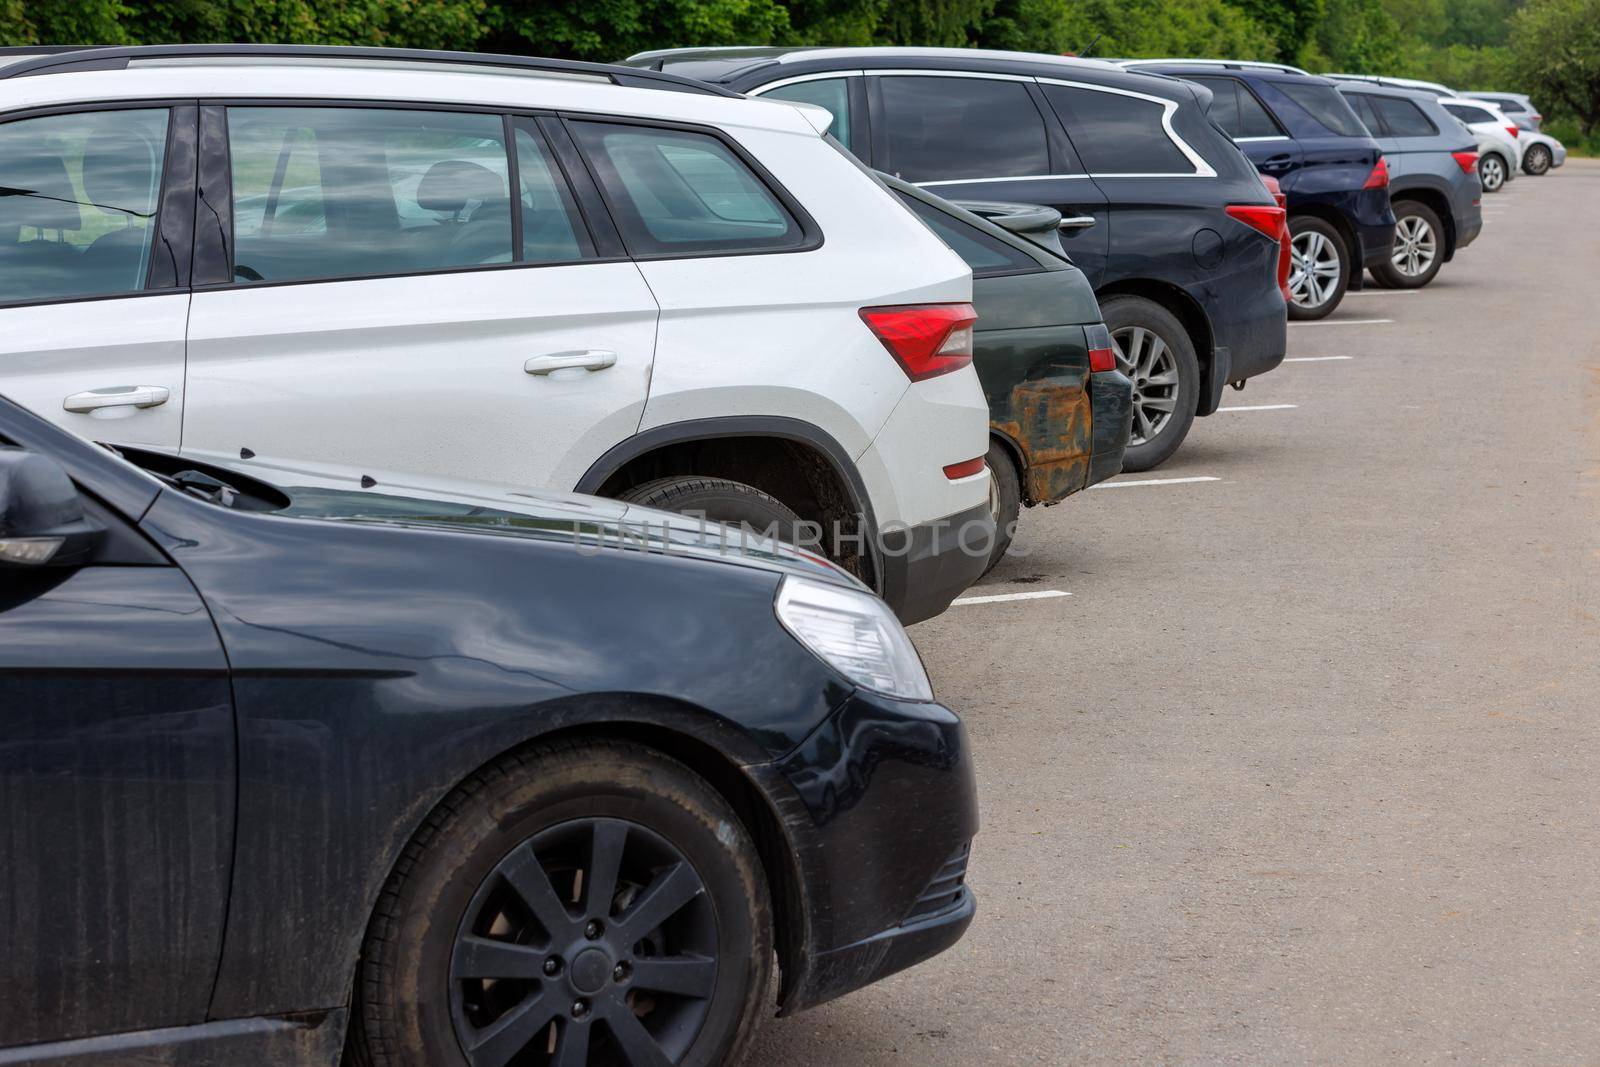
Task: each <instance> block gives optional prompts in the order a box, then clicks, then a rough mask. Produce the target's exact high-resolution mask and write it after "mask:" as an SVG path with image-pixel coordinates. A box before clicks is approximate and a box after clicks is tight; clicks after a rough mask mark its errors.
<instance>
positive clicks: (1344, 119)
mask: <svg viewBox="0 0 1600 1067" xmlns="http://www.w3.org/2000/svg"><path fill="white" fill-rule="evenodd" d="M1272 86H1273V88H1275V89H1277V90H1278V91H1279V92H1281V93H1283V94H1284V95H1285V96H1287V97H1288V98H1289V99H1290V100H1293V101H1294V102H1295V103H1297V104H1299V105H1300V106H1301V107H1302V108H1303V109H1304V110H1305V112H1306V114H1308V115H1310V116H1311V117H1312V118H1313V119H1316V120H1317V123H1318V124H1319V125H1321V126H1322V128H1323V129H1325V130H1327V131H1328V132H1329V133H1336V134H1339V135H1340V136H1341V137H1370V136H1371V134H1370V133H1368V132H1367V128H1366V127H1365V126H1363V125H1362V124H1361V120H1360V119H1358V118H1356V113H1355V112H1354V111H1352V110H1351V109H1350V105H1349V104H1348V103H1346V102H1345V98H1344V95H1343V94H1342V93H1340V92H1339V90H1337V89H1335V88H1334V87H1333V86H1331V85H1325V84H1322V83H1319V82H1314V81H1311V80H1310V79H1309V78H1308V79H1304V80H1301V79H1294V80H1288V81H1274V82H1273V83H1272Z"/></svg>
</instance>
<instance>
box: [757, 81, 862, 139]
mask: <svg viewBox="0 0 1600 1067" xmlns="http://www.w3.org/2000/svg"><path fill="white" fill-rule="evenodd" d="M761 95H762V96H768V97H772V98H773V99H774V100H794V101H797V102H799V103H802V104H816V105H817V106H818V107H825V108H827V109H828V114H830V115H832V116H833V125H832V126H829V127H828V132H829V133H831V134H833V135H834V137H836V138H838V140H839V143H840V144H846V145H847V144H849V143H850V84H849V83H848V82H846V81H845V80H844V79H843V78H824V79H820V80H818V81H809V82H795V83H794V84H793V85H780V86H778V88H776V89H773V90H771V91H769V92H765V93H762V94H761Z"/></svg>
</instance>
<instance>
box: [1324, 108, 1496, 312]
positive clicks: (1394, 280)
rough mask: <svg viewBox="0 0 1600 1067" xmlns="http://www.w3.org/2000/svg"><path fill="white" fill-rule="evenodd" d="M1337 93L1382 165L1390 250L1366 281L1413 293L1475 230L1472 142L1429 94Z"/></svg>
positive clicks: (1478, 225) (1478, 213) (1478, 219)
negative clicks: (1391, 227)
mask: <svg viewBox="0 0 1600 1067" xmlns="http://www.w3.org/2000/svg"><path fill="white" fill-rule="evenodd" d="M1339 91H1340V92H1341V93H1343V94H1344V96H1345V99H1346V100H1348V101H1349V102H1350V107H1351V108H1352V109H1353V110H1354V111H1355V113H1356V114H1357V115H1358V116H1360V118H1361V121H1362V122H1363V123H1365V124H1366V127H1367V129H1368V130H1370V131H1371V132H1372V136H1373V137H1374V138H1376V139H1377V142H1378V147H1379V148H1381V149H1383V158H1384V159H1386V160H1388V163H1389V199H1390V201H1391V202H1392V203H1393V205H1394V217H1395V234H1394V249H1393V251H1392V252H1391V253H1390V256H1389V260H1388V262H1386V263H1381V264H1378V265H1377V266H1375V267H1373V268H1372V277H1373V280H1374V281H1376V282H1377V283H1378V284H1379V285H1381V286H1384V287H1387V288H1390V289H1420V288H1422V287H1423V286H1424V285H1427V284H1428V283H1429V282H1431V281H1433V277H1434V275H1436V274H1438V273H1439V268H1440V267H1442V266H1443V265H1444V264H1445V263H1447V262H1449V261H1450V260H1451V259H1452V258H1454V256H1455V254H1456V252H1458V251H1459V250H1460V249H1463V248H1465V247H1466V246H1467V245H1469V244H1471V243H1472V241H1473V239H1474V238H1476V237H1477V236H1478V233H1479V231H1480V230H1482V229H1483V211H1482V208H1481V202H1482V199H1483V186H1482V184H1481V183H1480V182H1479V180H1478V147H1477V138H1476V137H1474V136H1473V134H1472V132H1471V131H1470V130H1468V129H1467V128H1466V127H1465V126H1463V125H1462V124H1461V123H1460V122H1459V121H1457V120H1456V118H1455V117H1454V116H1452V115H1451V114H1450V113H1449V112H1448V111H1446V110H1445V109H1444V108H1443V107H1441V106H1440V104H1439V101H1438V98H1437V97H1435V96H1434V95H1433V94H1432V93H1429V92H1426V91H1421V90H1415V89H1391V88H1388V87H1386V86H1381V85H1373V84H1370V83H1367V82H1346V83H1343V84H1341V85H1340V86H1339Z"/></svg>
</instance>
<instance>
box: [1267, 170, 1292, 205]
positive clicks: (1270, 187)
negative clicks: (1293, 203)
mask: <svg viewBox="0 0 1600 1067" xmlns="http://www.w3.org/2000/svg"><path fill="white" fill-rule="evenodd" d="M1261 184H1262V185H1265V186H1266V187H1267V192H1269V193H1271V194H1272V199H1274V200H1276V201H1277V202H1278V206H1279V207H1281V208H1284V209H1287V208H1288V207H1289V194H1287V193H1285V192H1284V191H1283V185H1282V184H1281V183H1280V182H1279V181H1278V179H1276V178H1274V177H1273V176H1272V175H1270V174H1263V175H1261Z"/></svg>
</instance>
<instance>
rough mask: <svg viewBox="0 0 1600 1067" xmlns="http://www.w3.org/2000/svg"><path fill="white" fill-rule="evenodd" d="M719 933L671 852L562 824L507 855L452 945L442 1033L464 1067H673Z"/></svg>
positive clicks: (637, 837)
mask: <svg viewBox="0 0 1600 1067" xmlns="http://www.w3.org/2000/svg"><path fill="white" fill-rule="evenodd" d="M716 976H717V921H716V912H715V909H714V907H713V905H712V902H711V898H710V895H709V894H708V892H707V891H706V887H705V885H704V883H703V882H702V881H701V879H700V876H699V875H698V874H697V873H696V872H695V869H694V867H693V866H691V865H690V863H689V861H688V860H687V859H686V858H685V857H684V855H683V853H682V852H680V851H679V850H678V849H677V848H676V847H675V846H674V845H673V844H672V843H671V842H669V841H668V840H667V839H666V838H664V837H662V836H661V835H659V834H657V833H655V832H654V831H652V830H649V829H647V828H646V827H644V826H641V825H639V824H637V823H633V822H628V821H625V820H621V819H610V818H586V819H574V820H571V821H569V822H563V823H560V824H558V825H556V826H553V827H551V828H549V829H547V830H544V831H542V832H541V833H539V834H536V835H535V836H534V837H533V838H532V839H530V840H529V841H527V842H524V843H523V844H522V845H520V846H518V847H517V848H515V849H513V850H512V851H511V852H510V854H508V855H507V856H506V857H505V858H504V859H502V860H501V861H500V863H499V864H498V865H497V866H496V867H495V868H494V870H493V871H492V872H491V873H490V874H489V876H488V877H487V878H485V879H484V881H483V884H482V885H481V886H479V888H478V891H477V893H476V894H475V895H474V896H473V898H472V902H471V903H470V904H469V905H468V907H467V912H466V915H465V916H464V918H463V919H462V921H461V925H460V928H459V929H458V931H457V934H456V941H455V947H454V950H453V953H452V958H451V964H450V988H451V1005H450V1009H451V1021H452V1022H453V1023H454V1025H455V1032H456V1038H457V1040H458V1041H459V1042H460V1044H461V1049H462V1052H463V1053H464V1054H465V1055H466V1059H467V1062H468V1063H469V1064H471V1065H472V1067H506V1065H507V1064H512V1063H519V1062H523V1061H527V1062H533V1063H548V1064H551V1065H554V1067H584V1065H587V1064H590V1063H596V1064H601V1063H603V1064H613V1063H626V1064H630V1065H632V1067H643V1065H645V1064H651V1065H655V1064H670V1063H677V1062H679V1060H681V1059H682V1057H683V1055H684V1053H685V1052H686V1051H687V1050H688V1049H689V1047H690V1046H691V1045H692V1044H693V1042H694V1039H695V1036H696V1035H697V1034H698V1033H699V1032H700V1029H701V1027H702V1026H703V1025H704V1023H705V1020H706V1017H707V1015H708V1013H709V1011H710V1009H711V996H712V991H713V990H714V989H715V986H716Z"/></svg>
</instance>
